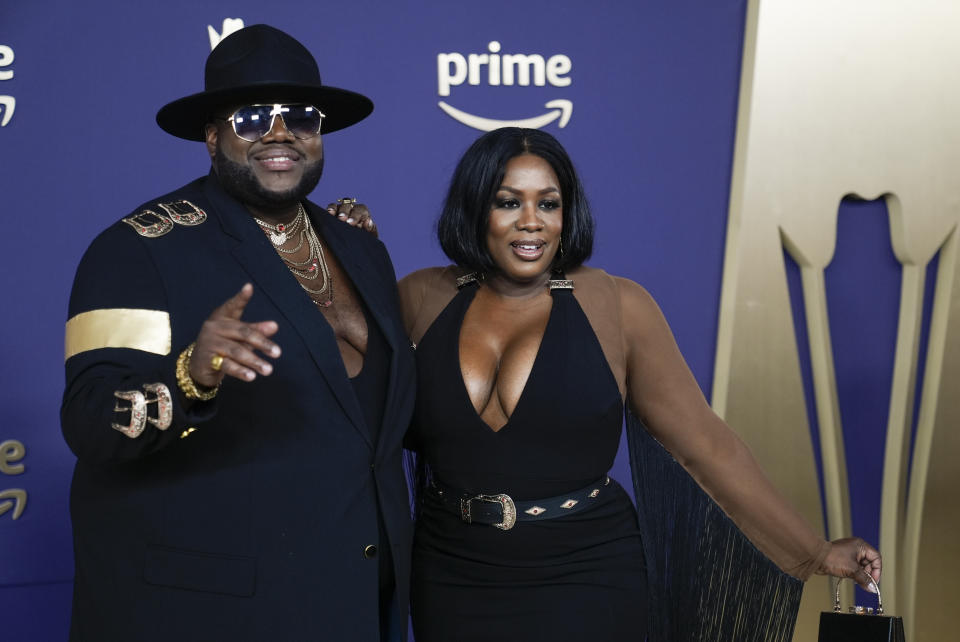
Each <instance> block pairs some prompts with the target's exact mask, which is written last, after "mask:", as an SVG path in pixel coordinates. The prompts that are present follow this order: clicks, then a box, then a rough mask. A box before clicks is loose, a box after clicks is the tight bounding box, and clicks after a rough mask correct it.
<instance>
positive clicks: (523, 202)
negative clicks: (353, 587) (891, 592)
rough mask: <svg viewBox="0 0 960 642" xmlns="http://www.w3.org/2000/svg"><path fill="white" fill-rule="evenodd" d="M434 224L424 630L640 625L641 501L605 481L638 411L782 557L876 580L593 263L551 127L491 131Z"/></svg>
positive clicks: (422, 426) (421, 641) (862, 554)
mask: <svg viewBox="0 0 960 642" xmlns="http://www.w3.org/2000/svg"><path fill="white" fill-rule="evenodd" d="M438 236H439V239H440V244H441V247H442V248H443V250H444V252H445V253H446V254H447V256H448V257H449V258H450V259H451V260H452V261H453V262H454V263H455V264H456V265H455V266H452V267H446V268H428V269H425V270H420V271H418V272H415V273H413V274H411V275H409V276H407V277H406V278H404V279H403V280H402V281H401V282H400V296H401V305H402V309H403V313H404V322H405V324H406V328H407V331H408V333H409V336H410V338H411V341H412V342H413V343H414V345H415V347H416V350H417V362H418V395H417V409H416V411H415V415H414V424H413V426H412V427H411V432H410V434H409V439H410V444H411V446H412V447H413V448H414V449H415V450H417V451H418V453H419V455H420V457H421V458H422V459H423V460H425V461H426V464H427V467H428V470H429V471H430V473H431V480H430V483H429V484H428V485H427V486H426V488H425V492H424V493H423V494H422V495H423V496H422V508H421V512H420V514H419V517H418V521H417V531H416V542H415V549H414V566H413V567H414V577H413V587H412V596H413V597H412V601H413V604H412V608H413V618H414V631H415V637H416V640H417V642H431V641H433V640H443V641H447V640H458V641H460V640H504V639H507V640H532V639H543V640H604V641H612V640H643V639H644V637H643V634H644V631H645V630H646V619H647V613H646V612H645V609H644V605H646V604H647V603H648V595H647V584H646V575H645V574H646V571H645V565H644V557H643V552H642V542H641V536H640V530H639V529H638V524H637V514H636V512H635V509H634V506H633V505H632V503H631V501H630V499H629V497H628V496H627V495H626V493H625V492H624V491H623V489H622V488H620V486H619V485H618V484H617V483H616V482H615V481H613V480H610V479H608V478H607V477H606V473H607V471H608V470H609V468H610V466H611V465H612V463H613V459H614V456H615V453H616V451H617V446H618V443H619V437H620V431H621V426H622V419H623V411H624V407H625V406H626V408H627V410H628V411H629V412H630V413H632V414H633V415H635V416H636V417H637V418H639V419H640V420H641V421H642V422H643V424H644V425H645V426H646V427H647V429H648V430H649V432H650V434H652V435H653V436H654V437H655V438H656V439H657V440H658V441H659V442H660V443H662V444H663V446H664V447H665V448H666V449H667V450H668V451H669V452H670V453H671V454H672V455H673V456H674V457H675V458H676V459H677V460H678V461H679V462H680V463H681V464H682V465H683V466H684V468H686V470H687V471H688V472H689V473H690V474H691V475H692V476H693V478H694V479H696V481H697V483H698V484H700V486H701V487H702V488H703V489H704V490H706V491H707V493H709V495H710V496H711V497H712V498H713V499H714V500H715V501H716V502H717V503H718V504H719V505H720V506H721V507H722V508H723V510H724V511H725V512H726V513H727V514H728V515H729V516H730V517H732V518H733V520H734V521H735V522H736V523H737V525H738V526H739V527H740V529H741V530H742V531H743V532H744V533H745V534H746V535H747V536H748V537H749V538H750V540H751V541H752V542H753V543H754V544H755V545H756V546H757V547H758V548H759V549H761V550H762V551H763V552H764V553H765V554H766V555H767V556H768V557H769V558H770V559H772V560H773V561H774V562H775V563H776V564H777V565H778V566H779V567H780V569H782V570H783V571H785V572H786V573H789V574H790V575H792V576H794V577H796V578H799V579H801V580H803V579H806V578H807V577H809V576H810V575H811V574H813V573H819V574H830V575H836V576H841V577H853V578H854V579H855V580H856V581H857V582H858V583H860V584H861V585H862V586H864V587H865V588H866V587H868V586H869V585H870V583H871V582H872V581H877V580H879V576H880V555H879V554H878V553H877V551H876V550H874V549H873V548H872V547H870V546H869V545H867V544H866V543H864V542H863V541H862V540H859V539H856V538H850V539H845V540H838V541H836V542H833V543H828V542H825V541H824V540H823V539H822V538H821V537H820V536H819V535H817V534H816V533H815V532H814V531H813V530H812V529H811V528H810V526H809V525H808V524H807V523H806V522H805V521H804V519H803V518H802V517H801V516H800V515H799V514H798V513H797V512H796V511H795V510H794V509H793V508H792V507H791V506H790V505H789V504H788V503H787V502H786V501H785V500H784V499H783V498H782V497H781V496H780V495H779V493H778V492H777V491H776V490H775V489H774V488H773V487H772V486H771V484H770V483H769V481H768V480H767V479H766V477H765V476H764V475H763V473H762V472H761V470H760V469H759V467H758V465H757V463H756V462H755V461H754V460H753V458H752V457H751V455H750V453H749V451H748V450H747V448H746V447H745V445H744V444H743V443H742V442H741V441H740V439H739V438H738V437H737V436H736V435H735V434H734V433H733V432H732V431H731V430H730V429H729V428H728V427H727V426H726V424H725V423H724V422H723V421H722V420H721V419H720V418H719V417H717V416H716V415H715V414H714V413H713V412H712V410H711V409H710V407H709V405H708V404H707V402H706V401H705V399H704V397H703V395H702V393H701V392H700V389H699V387H698V386H697V383H696V381H695V380H694V378H693V376H692V375H691V373H690V372H689V370H688V369H687V367H686V364H685V363H684V361H683V358H682V357H681V355H680V353H679V351H678V349H677V346H676V343H675V341H674V339H673V337H672V334H671V332H670V329H669V327H668V326H667V323H666V321H665V320H664V318H663V316H662V314H661V313H660V310H659V308H658V307H657V305H656V303H655V302H654V300H653V299H652V298H651V296H650V295H649V294H648V293H647V292H646V290H644V289H643V288H642V287H641V286H639V285H637V284H636V283H634V282H632V281H629V280H627V279H623V278H618V277H614V276H611V275H608V274H606V273H605V272H603V271H601V270H598V269H595V268H589V267H586V266H584V265H583V262H584V261H585V260H586V259H587V258H588V257H589V256H590V253H591V248H592V237H593V221H592V218H591V216H590V212H589V209H588V206H587V202H586V199H585V197H584V194H583V190H582V187H581V185H580V182H579V179H578V178H577V175H576V173H575V171H574V169H573V165H572V163H571V161H570V159H569V157H568V156H567V154H566V152H565V151H564V149H563V148H562V147H561V145H560V144H559V143H558V142H557V141H556V140H555V139H554V138H553V137H552V136H550V135H549V134H546V133H544V132H541V131H539V130H528V129H517V128H506V129H500V130H496V131H493V132H490V133H487V134H485V135H483V136H482V137H480V138H479V139H478V140H477V141H476V142H475V143H474V144H473V145H472V146H471V147H470V148H469V149H468V150H467V152H466V153H465V155H464V156H463V158H462V159H461V161H460V163H459V165H458V166H457V169H456V170H455V172H454V175H453V179H452V181H451V185H450V189H449V193H448V196H447V200H446V204H445V206H444V210H443V213H442V215H441V218H440V221H439V225H438ZM789 627H790V628H792V622H791V623H789Z"/></svg>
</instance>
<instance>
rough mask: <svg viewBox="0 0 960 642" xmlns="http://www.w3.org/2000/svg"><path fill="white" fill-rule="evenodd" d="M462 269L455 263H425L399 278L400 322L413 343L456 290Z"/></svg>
mask: <svg viewBox="0 0 960 642" xmlns="http://www.w3.org/2000/svg"><path fill="white" fill-rule="evenodd" d="M463 273H464V270H463V269H462V268H459V267H457V266H455V265H448V266H446V267H428V268H423V269H421V270H417V271H415V272H411V273H410V274H408V275H407V276H405V277H403V278H402V279H400V282H399V283H398V284H397V287H398V289H399V291H400V308H401V312H402V314H403V324H404V327H405V328H406V330H407V334H408V336H409V337H410V339H411V340H412V341H413V342H414V343H416V342H418V341H419V340H420V337H422V336H423V334H424V333H425V332H426V331H427V328H429V327H430V324H432V323H433V321H434V319H436V318H437V315H439V314H440V312H441V311H442V310H443V308H445V307H446V305H447V303H449V302H450V299H452V298H453V297H454V295H456V293H457V279H458V278H459V277H461V276H463Z"/></svg>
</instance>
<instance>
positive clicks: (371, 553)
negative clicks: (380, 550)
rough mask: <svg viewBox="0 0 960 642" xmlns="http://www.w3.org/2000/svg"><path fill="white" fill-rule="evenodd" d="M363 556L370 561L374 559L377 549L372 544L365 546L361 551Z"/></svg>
mask: <svg viewBox="0 0 960 642" xmlns="http://www.w3.org/2000/svg"><path fill="white" fill-rule="evenodd" d="M363 556H364V557H366V558H367V559H368V560H372V559H373V558H374V557H376V556H377V547H376V546H374V545H373V544H369V545H367V546H366V547H365V548H364V549H363Z"/></svg>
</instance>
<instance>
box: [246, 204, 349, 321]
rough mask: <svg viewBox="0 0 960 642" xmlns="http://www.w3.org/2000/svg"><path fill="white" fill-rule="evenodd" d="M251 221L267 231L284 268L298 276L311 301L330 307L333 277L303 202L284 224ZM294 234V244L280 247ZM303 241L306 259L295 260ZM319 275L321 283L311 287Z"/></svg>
mask: <svg viewBox="0 0 960 642" xmlns="http://www.w3.org/2000/svg"><path fill="white" fill-rule="evenodd" d="M253 220H254V221H256V222H257V225H259V226H260V228H261V229H262V230H263V231H264V232H265V233H266V234H267V237H268V238H269V239H270V242H271V243H273V247H274V249H276V250H277V252H278V253H279V254H280V258H281V259H283V262H284V264H286V266H287V269H289V270H290V271H291V272H293V274H294V276H296V277H297V283H299V284H300V287H302V288H303V289H304V290H305V291H306V292H307V294H309V295H310V298H311V299H312V300H313V302H314V303H316V304H317V305H319V306H320V307H323V308H327V307H330V305H331V304H332V303H333V278H332V277H331V276H330V267H329V266H328V265H327V259H326V256H325V255H324V251H323V245H322V244H321V243H320V237H318V236H317V233H316V231H315V230H314V229H313V225H312V224H311V223H310V217H309V216H307V213H306V211H305V210H304V209H303V205H301V204H299V203H298V204H297V215H296V216H295V217H294V218H293V221H291V222H290V223H289V224H286V225H284V224H283V223H279V224H277V225H273V224H271V223H268V222H266V221H262V220H260V219H258V218H257V217H254V218H253ZM294 236H297V237H298V238H297V244H296V246H295V247H293V248H290V249H285V248H283V247H282V246H283V245H284V244H285V243H286V242H287V241H289V240H290V239H291V238H294ZM304 244H306V246H307V258H306V259H305V260H303V261H295V260H294V259H293V258H292V255H293V254H296V253H297V252H299V251H300V250H301V249H302V248H303V246H304ZM321 277H322V278H323V282H322V284H321V285H320V287H318V288H312V287H310V285H309V284H310V283H312V282H314V281H317V280H318V279H320V278H321Z"/></svg>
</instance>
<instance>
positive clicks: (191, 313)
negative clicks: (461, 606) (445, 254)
mask: <svg viewBox="0 0 960 642" xmlns="http://www.w3.org/2000/svg"><path fill="white" fill-rule="evenodd" d="M372 109H373V105H372V103H371V102H370V101H369V100H368V99H367V98H365V97H363V96H361V95H359V94H355V93H353V92H348V91H345V90H341V89H336V88H333V87H328V86H325V85H322V84H321V81H320V74H319V72H318V69H317V64H316V62H315V60H314V59H313V57H312V56H311V55H310V53H309V52H308V51H307V50H306V49H305V48H304V47H303V45H301V44H300V43H299V42H297V41H296V40H294V39H293V38H291V37H290V36H288V35H287V34H285V33H283V32H281V31H278V30H276V29H274V28H272V27H268V26H265V25H256V26H251V27H248V28H245V29H242V30H240V31H238V32H236V33H234V34H232V35H230V36H229V37H227V38H225V39H224V40H223V41H222V42H221V43H220V44H219V45H218V46H217V47H216V49H214V51H213V52H212V53H211V54H210V56H209V58H208V59H207V65H206V76H205V91H203V92H201V93H198V94H194V95H192V96H188V97H186V98H183V99H180V100H177V101H174V102H172V103H170V104H168V105H166V106H165V107H163V108H162V109H161V110H160V112H159V113H158V114H157V122H158V123H159V125H160V126H161V127H162V128H163V129H164V130H166V131H167V132H169V133H171V134H173V135H175V136H178V137H181V138H185V139H188V140H198V141H199V140H203V141H205V143H206V148H207V151H208V152H209V154H210V157H211V161H212V170H211V172H210V174H209V175H208V176H206V177H204V178H201V179H198V180H196V181H194V182H192V183H190V184H189V185H186V186H185V187H182V188H180V189H178V190H176V191H174V192H171V193H169V194H167V195H165V196H162V197H160V198H158V199H154V200H151V201H148V202H147V203H145V204H144V205H142V206H141V207H138V208H136V209H135V210H134V211H133V212H132V213H131V214H130V215H129V216H126V217H124V218H123V219H122V220H121V221H118V222H117V223H115V224H114V225H112V226H111V227H109V228H108V229H107V230H106V231H104V232H103V233H102V234H100V236H98V237H97V238H96V240H94V241H93V243H92V244H91V246H90V248H89V249H88V251H87V253H86V254H85V256H84V258H83V260H82V262H81V264H80V267H79V269H78V272H77V277H76V280H75V283H74V288H73V293H72V296H71V301H70V311H69V321H68V322H67V330H66V375H67V376H66V390H65V393H64V398H63V407H62V410H61V417H62V423H63V432H64V435H65V438H66V440H67V443H68V444H69V445H70V448H71V449H72V450H73V452H74V453H75V454H76V455H77V458H78V461H77V465H76V470H75V473H74V478H73V486H72V493H71V516H72V519H73V529H74V549H75V557H76V577H75V588H74V602H73V618H72V624H71V639H74V640H96V641H98V642H102V641H105V640H125V641H126V640H138V641H140V640H165V641H167V640H320V639H324V640H360V641H364V640H369V641H371V642H373V641H375V640H385V639H392V640H400V639H402V638H403V637H405V635H406V622H407V602H408V589H407V584H408V580H409V549H410V540H411V525H410V520H409V508H408V506H409V504H408V499H407V489H406V484H405V481H404V476H403V471H402V467H401V440H402V437H403V432H404V430H405V429H406V426H407V423H408V421H409V418H410V414H411V412H412V406H413V392H414V368H413V358H412V350H411V348H410V346H409V342H408V341H407V340H406V337H405V336H404V332H403V327H402V325H401V323H400V318H399V313H398V307H397V294H396V278H395V275H394V272H393V267H392V265H391V263H390V259H389V257H388V256H387V253H386V251H385V249H384V247H383V246H382V244H381V243H380V242H379V241H377V240H376V239H375V238H374V237H373V236H372V235H370V234H368V233H366V232H365V231H362V230H359V229H355V228H353V227H350V226H347V225H343V224H342V223H340V222H339V221H337V219H336V218H335V217H332V216H329V214H328V213H325V212H323V211H322V210H321V209H320V208H318V207H316V206H315V205H313V204H312V203H309V202H307V201H306V200H305V197H306V195H307V194H308V193H309V192H310V191H311V190H312V189H313V188H314V186H315V185H316V183H317V181H318V180H319V178H320V175H321V173H322V169H323V147H322V135H323V134H326V133H329V132H332V131H335V130H337V129H341V128H344V127H347V126H349V125H352V124H354V123H356V122H358V121H360V120H362V119H363V118H365V117H366V116H367V115H368V114H369V113H370V112H371V111H372ZM351 211H352V215H357V216H359V215H363V216H364V217H365V216H366V211H365V208H363V207H362V206H357V207H356V208H355V207H354V203H353V201H352V199H341V201H340V203H339V206H335V205H332V206H331V207H330V209H329V213H333V214H348V215H351Z"/></svg>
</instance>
